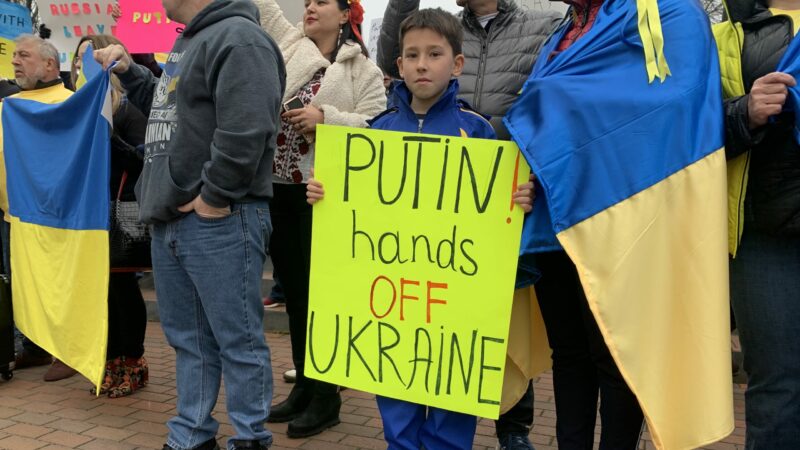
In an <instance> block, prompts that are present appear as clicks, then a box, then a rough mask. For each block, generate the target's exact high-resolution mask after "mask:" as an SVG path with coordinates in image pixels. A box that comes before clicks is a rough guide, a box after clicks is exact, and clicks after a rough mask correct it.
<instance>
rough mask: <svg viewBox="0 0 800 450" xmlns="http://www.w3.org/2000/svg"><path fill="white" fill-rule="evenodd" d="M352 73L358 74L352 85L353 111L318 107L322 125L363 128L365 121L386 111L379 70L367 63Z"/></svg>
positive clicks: (324, 106)
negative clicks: (322, 116)
mask: <svg viewBox="0 0 800 450" xmlns="http://www.w3.org/2000/svg"><path fill="white" fill-rule="evenodd" d="M354 72H356V73H358V76H357V78H356V79H355V80H354V83H355V84H354V85H353V92H355V93H356V95H357V98H356V101H355V105H356V108H355V111H342V110H339V109H337V108H336V107H335V106H332V105H325V104H323V105H318V106H319V109H320V110H322V112H323V114H324V120H323V122H322V123H324V124H326V125H341V126H346V127H357V128H363V127H366V126H367V120H369V119H371V118H373V117H375V116H377V115H378V114H380V113H381V112H383V111H384V110H385V109H386V90H385V89H384V87H383V74H382V73H381V71H380V69H378V67H377V66H375V65H374V64H372V63H371V62H368V63H365V64H363V65H362V67H361V68H359V67H356V68H354ZM312 104H313V101H312Z"/></svg>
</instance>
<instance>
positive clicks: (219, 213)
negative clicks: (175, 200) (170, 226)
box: [178, 195, 231, 219]
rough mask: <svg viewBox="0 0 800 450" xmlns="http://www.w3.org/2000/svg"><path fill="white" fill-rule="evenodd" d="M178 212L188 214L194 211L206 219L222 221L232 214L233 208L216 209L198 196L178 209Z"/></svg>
mask: <svg viewBox="0 0 800 450" xmlns="http://www.w3.org/2000/svg"><path fill="white" fill-rule="evenodd" d="M178 211H180V212H183V213H188V212H192V211H194V213H195V214H197V215H198V216H200V217H202V218H204V219H221V218H223V217H226V216H229V215H230V214H231V207H230V206H226V207H224V208H215V207H213V206H211V205H209V204H208V203H206V202H204V201H203V197H201V196H199V195H198V196H197V197H195V198H194V200H192V201H190V202H189V203H187V204H185V205H183V206H181V207H179V208H178Z"/></svg>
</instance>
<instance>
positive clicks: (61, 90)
mask: <svg viewBox="0 0 800 450" xmlns="http://www.w3.org/2000/svg"><path fill="white" fill-rule="evenodd" d="M70 95H72V91H70V90H69V89H67V88H65V87H64V85H63V84H57V85H55V86H51V87H48V88H44V89H35V90H32V91H22V92H20V93H18V94H15V95H12V96H11V97H9V98H22V99H26V100H34V101H37V102H41V103H47V104H54V103H61V102H63V101H64V100H66V99H68V98H69V96H70ZM2 111H3V104H2V103H0V115H2ZM0 117H2V116H0ZM2 152H3V124H2V122H0V210H2V211H6V212H8V192H7V191H6V161H5V157H4V156H3V154H2ZM6 221H8V215H6Z"/></svg>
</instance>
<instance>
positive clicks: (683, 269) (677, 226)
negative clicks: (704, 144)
mask: <svg viewBox="0 0 800 450" xmlns="http://www.w3.org/2000/svg"><path fill="white" fill-rule="evenodd" d="M725 165H726V163H725V151H724V149H720V150H718V151H717V152H715V153H713V154H711V155H709V156H708V157H706V158H704V159H702V160H700V161H698V162H696V163H694V164H692V165H690V166H688V167H687V168H685V169H683V170H681V171H680V172H677V173H675V174H674V175H672V176H670V177H668V178H666V179H665V180H663V181H661V182H660V183H658V184H656V185H654V186H652V187H650V188H649V189H647V190H645V191H643V192H640V193H638V194H637V195H635V196H633V197H631V198H629V199H627V200H624V201H622V202H620V203H618V204H616V205H614V206H613V207H611V208H609V209H606V210H605V211H603V212H601V213H598V214H596V215H595V216H593V217H591V218H589V219H587V220H585V221H583V222H581V223H579V224H577V225H575V226H573V227H571V228H569V229H567V230H565V231H563V232H561V233H559V235H558V238H559V241H560V242H561V244H562V245H563V246H564V248H565V250H566V251H567V253H568V254H569V256H570V257H571V258H572V261H573V262H574V263H575V265H576V266H577V269H578V273H579V275H580V278H581V283H582V285H583V288H584V290H585V292H586V297H587V299H588V301H589V305H590V307H591V309H592V312H593V313H594V317H595V319H596V320H597V323H598V326H599V327H600V330H601V332H602V334H603V337H604V338H605V342H606V344H608V348H609V350H610V352H611V355H612V356H613V357H614V360H615V361H616V363H617V365H618V367H619V369H620V372H621V373H622V376H623V377H624V378H625V380H626V382H627V383H628V385H629V386H630V387H631V389H632V391H633V393H634V394H635V395H636V397H637V399H638V400H639V403H640V405H641V406H642V410H643V411H644V414H645V418H646V420H647V424H648V427H649V430H650V433H651V435H652V437H653V442H654V443H655V445H656V447H657V448H659V449H669V450H683V449H694V448H697V447H701V446H703V445H706V444H709V443H711V442H715V441H717V440H719V439H722V438H723V437H725V436H727V435H728V434H730V433H731V432H732V431H733V429H734V422H733V397H732V395H731V383H732V379H731V378H732V377H731V351H730V328H729V327H730V324H729V309H728V308H729V304H728V256H727V252H726V245H725V237H724V235H723V233H721V230H723V229H724V227H725V220H726V211H725V206H724V204H725ZM611 236H613V239H611V238H609V237H611Z"/></svg>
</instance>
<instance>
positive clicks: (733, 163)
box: [713, 21, 750, 257]
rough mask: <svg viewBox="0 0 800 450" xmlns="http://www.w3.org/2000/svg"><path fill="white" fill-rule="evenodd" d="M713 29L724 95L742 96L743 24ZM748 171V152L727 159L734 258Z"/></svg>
mask: <svg viewBox="0 0 800 450" xmlns="http://www.w3.org/2000/svg"><path fill="white" fill-rule="evenodd" d="M713 30H714V38H715V39H716V41H717V49H718V51H719V62H720V73H721V75H722V94H723V96H724V97H725V98H734V97H741V96H743V95H744V94H745V91H744V79H743V78H742V45H743V44H742V43H743V41H744V33H743V32H742V26H741V24H739V23H733V22H730V21H727V22H722V23H719V24H717V25H714V27H713ZM749 171H750V152H749V151H748V152H746V153H744V154H742V155H739V156H737V157H736V158H733V159H731V160H730V161H728V253H730V254H731V255H732V256H734V257H735V256H736V252H737V250H738V248H739V242H741V239H742V233H743V232H744V198H745V194H746V193H747V179H748V174H749Z"/></svg>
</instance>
